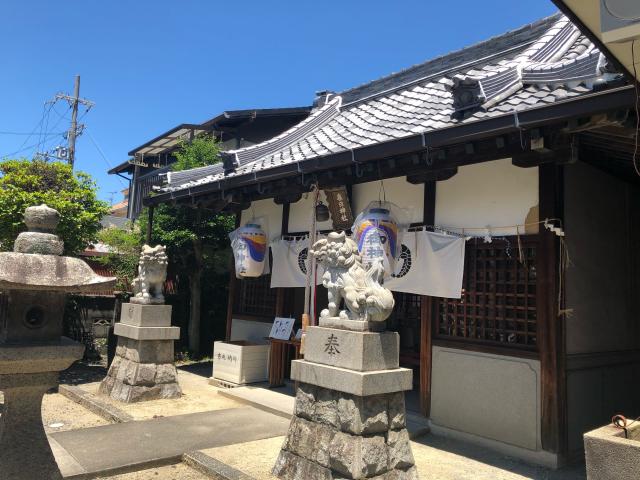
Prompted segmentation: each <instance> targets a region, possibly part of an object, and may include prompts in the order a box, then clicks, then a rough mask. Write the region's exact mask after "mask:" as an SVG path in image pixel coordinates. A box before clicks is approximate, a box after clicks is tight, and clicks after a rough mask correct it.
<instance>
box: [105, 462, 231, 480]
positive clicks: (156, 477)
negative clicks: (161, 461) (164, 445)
mask: <svg viewBox="0 0 640 480" xmlns="http://www.w3.org/2000/svg"><path fill="white" fill-rule="evenodd" d="M204 478H211V477H205V476H204V475H203V474H202V473H200V472H197V471H196V470H194V469H193V468H190V467H188V466H186V465H183V464H178V465H170V466H167V467H159V468H151V469H149V470H142V471H140V472H133V473H124V474H122V475H115V476H113V477H99V479H103V480H106V479H109V480H202V479H204ZM220 480H222V479H220Z"/></svg>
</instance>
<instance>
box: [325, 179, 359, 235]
mask: <svg viewBox="0 0 640 480" xmlns="http://www.w3.org/2000/svg"><path fill="white" fill-rule="evenodd" d="M324 194H325V195H326V197H327V203H328V204H329V212H331V221H332V222H333V228H334V230H348V229H350V228H351V226H352V225H353V213H352V211H351V202H349V195H348V194H347V188H346V187H345V186H344V185H343V186H340V187H332V188H325V189H324Z"/></svg>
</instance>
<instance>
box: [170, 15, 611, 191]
mask: <svg viewBox="0 0 640 480" xmlns="http://www.w3.org/2000/svg"><path fill="white" fill-rule="evenodd" d="M598 55H599V52H598V51H597V50H596V49H595V48H594V46H593V45H592V44H591V42H590V41H589V40H588V39H587V38H586V37H584V36H583V35H581V34H580V33H579V31H578V29H577V28H576V27H575V26H574V25H572V24H571V23H570V22H569V21H568V20H567V19H566V18H565V17H564V16H561V15H554V16H552V17H549V18H547V19H544V20H541V21H539V22H536V23H534V24H532V25H529V26H527V27H523V28H521V29H519V30H515V31H513V32H508V33H506V34H504V35H502V36H500V37H496V38H493V39H490V40H488V41H486V42H482V43H480V44H477V45H474V46H472V47H469V48H466V49H463V50H460V51H458V52H453V53H452V54H449V55H445V56H442V57H439V58H436V59H434V60H431V61H429V62H426V63H424V64H421V65H416V66H414V67H411V68H409V69H406V70H403V71H401V72H398V73H396V74H393V75H390V76H388V77H384V78H381V79H379V80H376V81H373V82H369V83H367V84H365V85H361V86H359V87H355V88H352V89H350V90H346V91H344V92H342V93H340V94H339V95H338V96H336V97H333V98H331V99H330V100H329V101H328V102H327V103H326V104H325V105H323V106H321V107H319V108H317V109H316V110H315V111H314V112H312V114H311V115H310V116H309V117H308V118H307V119H306V120H305V121H303V122H301V123H300V124H298V125H297V126H295V127H293V128H292V129H290V130H288V131H287V132H284V133H282V134H281V135H279V136H278V137H275V138H274V139H271V140H269V141H267V142H263V143H262V144H259V145H255V146H252V147H249V148H245V149H239V150H236V151H232V152H230V153H232V154H235V155H236V158H237V159H238V160H240V161H239V162H238V163H239V165H238V166H237V167H236V170H235V171H231V172H227V173H225V172H224V171H223V169H222V168H221V166H220V165H214V166H211V167H204V168H203V169H194V170H191V171H187V172H173V173H172V174H170V175H169V176H168V179H167V180H168V184H167V185H166V187H165V191H171V190H180V189H184V188H188V187H190V186H193V185H196V184H197V185H201V184H203V183H208V182H215V181H216V180H220V179H223V178H225V177H229V176H236V175H242V174H244V173H253V172H257V171H260V170H265V169H269V168H273V167H277V166H280V165H284V164H287V163H295V162H304V161H306V160H309V159H313V158H316V157H319V156H323V155H328V154H330V153H337V152H342V151H348V150H350V149H357V148H359V147H362V146H365V145H372V144H375V143H379V142H384V141H388V140H392V139H397V138H402V137H406V136H409V135H415V134H416V133H422V132H429V131H433V130H437V129H441V128H445V127H450V126H453V125H456V124H459V123H469V122H474V121H479V120H482V119H486V118H489V117H492V116H496V115H503V114H505V113H509V112H513V111H521V110H525V109H529V108H532V107H535V106H537V105H544V104H548V103H552V102H555V101H558V100H561V99H563V98H567V97H574V96H577V95H584V94H587V93H589V92H590V91H591V89H590V88H591V87H590V86H591V85H592V83H593V80H595V79H596V78H599V77H598V76H599V75H601V74H602V72H600V70H599V65H600V63H598V62H596V60H597V59H598V58H599V57H598ZM520 72H522V74H521V73H520ZM454 75H458V76H462V78H469V79H471V80H470V81H471V82H479V83H480V84H481V85H482V88H483V92H484V95H485V98H484V100H483V102H484V104H483V106H482V107H481V108H475V109H468V110H461V111H459V112H458V113H457V114H454V113H455V112H454V108H453V104H454V103H453V100H454V98H453V93H454V92H453V90H452V89H454V88H457V87H455V86H454V82H453V80H452V78H453V76H454ZM465 88H466V87H465Z"/></svg>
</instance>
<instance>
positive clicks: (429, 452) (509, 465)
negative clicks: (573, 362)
mask: <svg viewBox="0 0 640 480" xmlns="http://www.w3.org/2000/svg"><path fill="white" fill-rule="evenodd" d="M283 441H284V437H275V438H269V439H266V440H258V441H255V442H247V443H241V444H236V445H229V446H224V447H217V448H210V449H208V450H204V451H203V452H204V453H205V454H207V455H209V456H211V457H213V458H215V459H217V460H219V461H221V462H223V463H226V464H227V465H230V466H232V467H234V468H236V469H238V470H240V471H242V472H244V473H246V474H247V475H250V476H252V477H254V478H255V479H256V480H276V477H274V476H273V475H271V468H272V467H273V465H274V463H275V461H276V457H277V456H278V453H279V452H280V447H281V446H282V442H283ZM411 448H412V449H413V455H414V458H415V461H416V466H417V467H418V474H419V475H420V479H421V480H467V479H468V480H584V479H585V476H584V467H581V466H575V467H571V468H568V469H563V470H558V471H552V470H549V469H546V468H541V467H534V466H532V465H527V464H524V463H522V462H519V461H518V460H515V459H511V458H508V457H504V456H502V455H499V454H496V453H493V452H491V451H488V450H485V449H483V448H480V447H477V446H475V445H467V444H464V443H462V442H456V441H452V440H448V439H446V438H442V437H436V436H434V435H427V436H425V437H422V439H421V440H420V442H411ZM247 459H250V460H249V461H247Z"/></svg>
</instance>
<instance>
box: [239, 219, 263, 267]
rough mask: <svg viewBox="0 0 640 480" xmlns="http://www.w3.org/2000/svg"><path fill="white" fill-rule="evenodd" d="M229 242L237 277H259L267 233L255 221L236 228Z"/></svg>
mask: <svg viewBox="0 0 640 480" xmlns="http://www.w3.org/2000/svg"><path fill="white" fill-rule="evenodd" d="M234 233H235V235H234V239H233V241H232V242H231V247H232V248H233V256H234V259H235V263H236V276H237V277H259V276H260V275H262V273H263V272H264V262H265V258H266V254H267V234H266V233H265V231H264V230H263V229H262V227H261V226H260V225H258V224H256V223H248V224H246V225H245V226H244V227H240V228H239V229H237V230H236V231H235V232H234Z"/></svg>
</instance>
